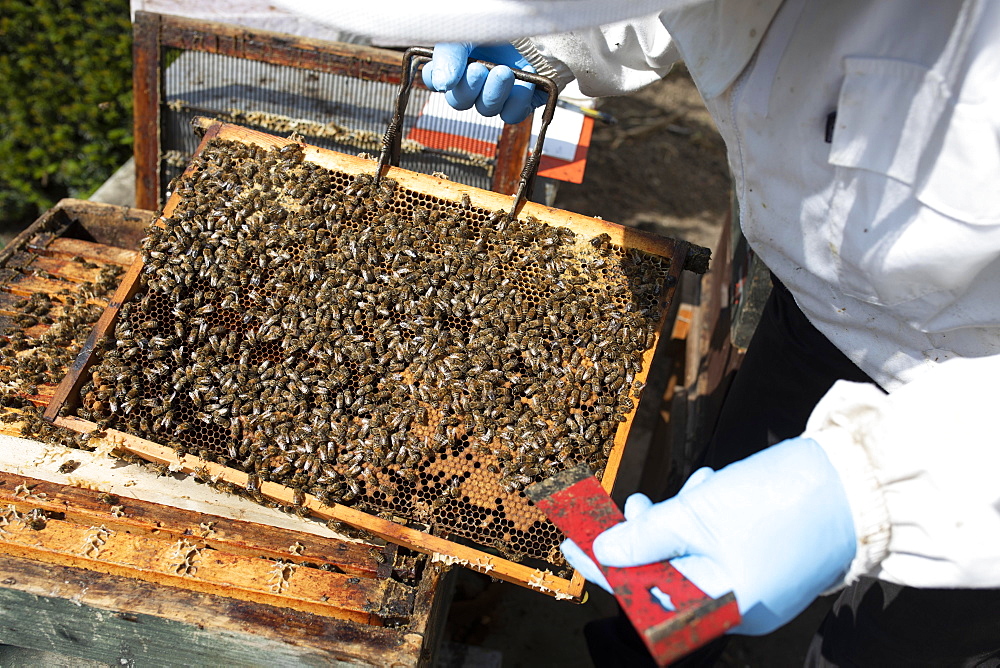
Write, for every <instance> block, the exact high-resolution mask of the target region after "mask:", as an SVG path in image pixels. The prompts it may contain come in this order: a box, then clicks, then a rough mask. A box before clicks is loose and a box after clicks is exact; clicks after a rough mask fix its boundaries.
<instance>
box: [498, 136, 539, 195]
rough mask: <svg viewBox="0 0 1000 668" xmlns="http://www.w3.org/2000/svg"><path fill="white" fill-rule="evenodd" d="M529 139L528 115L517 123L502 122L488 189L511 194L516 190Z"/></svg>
mask: <svg viewBox="0 0 1000 668" xmlns="http://www.w3.org/2000/svg"><path fill="white" fill-rule="evenodd" d="M530 141H531V118H530V117H529V118H526V119H524V121H522V122H521V123H518V124H517V125H510V124H509V123H505V124H504V126H503V130H502V131H501V132H500V141H498V142H497V155H496V168H495V169H494V171H493V180H492V183H491V185H490V190H492V191H494V192H498V193H502V194H504V195H513V194H514V193H515V192H517V186H518V183H520V181H521V170H522V168H523V167H524V160H525V158H526V157H527V155H528V143H529V142H530Z"/></svg>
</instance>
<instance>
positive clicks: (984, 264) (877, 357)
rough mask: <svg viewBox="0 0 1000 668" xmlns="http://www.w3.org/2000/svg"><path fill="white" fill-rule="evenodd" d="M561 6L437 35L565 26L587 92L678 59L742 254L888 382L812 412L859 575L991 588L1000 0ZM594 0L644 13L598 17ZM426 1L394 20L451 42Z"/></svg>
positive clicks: (995, 508)
mask: <svg viewBox="0 0 1000 668" xmlns="http://www.w3.org/2000/svg"><path fill="white" fill-rule="evenodd" d="M558 2H559V0H555V3H553V2H547V1H543V0H522V1H521V2H517V0H506V1H504V2H491V3H489V5H488V6H485V5H484V7H485V9H482V10H481V9H480V5H479V4H478V3H470V4H466V5H465V6H463V7H462V8H461V10H460V11H459V10H454V11H455V12H456V14H458V15H460V16H461V20H460V21H458V20H455V21H452V20H451V19H453V18H454V17H451V16H446V15H445V14H442V13H441V12H440V11H437V13H435V14H433V15H434V16H436V17H438V19H439V20H441V21H442V22H445V21H448V22H450V23H451V24H452V25H453V26H455V27H456V30H459V31H462V30H468V32H463V33H461V35H462V36H461V37H459V35H458V34H451V33H449V34H448V36H447V37H445V39H462V40H463V41H464V40H477V39H478V40H484V41H490V40H492V41H496V40H500V39H508V38H510V37H514V36H524V35H528V34H536V35H537V34H541V33H546V34H548V33H553V32H557V31H563V32H562V33H559V34H549V36H545V37H538V38H535V39H533V40H532V42H533V44H534V46H535V47H537V54H541V55H542V56H543V57H545V58H547V59H550V61H551V64H552V65H553V66H555V68H556V70H557V71H558V72H559V73H560V76H561V77H562V78H563V79H564V80H565V78H567V77H568V76H570V75H574V76H576V77H577V78H578V79H579V80H580V88H581V90H582V91H583V92H584V93H585V94H588V95H598V94H600V95H607V94H616V93H624V92H628V91H631V90H634V89H636V88H638V87H641V86H643V85H645V84H648V83H650V82H652V81H654V80H656V79H657V78H659V77H660V76H662V75H663V74H664V73H665V72H666V71H668V70H669V67H670V65H671V64H672V62H673V61H674V60H675V59H677V58H678V57H681V58H683V59H684V60H685V61H686V63H687V65H688V68H689V70H690V71H691V73H692V76H693V77H694V79H695V81H696V83H697V84H698V86H699V89H700V90H701V92H702V95H703V96H704V97H705V100H706V103H707V105H708V107H709V110H710V111H711V112H712V115H713V117H714V119H715V120H716V124H717V126H718V127H719V130H720V132H721V133H722V135H723V136H724V138H725V140H726V144H727V147H728V151H729V161H730V166H731V168H732V172H733V176H734V181H735V184H734V185H735V188H736V192H737V194H738V196H739V200H740V207H741V222H742V225H743V228H744V232H745V234H746V236H747V238H748V240H749V241H750V243H751V245H752V246H753V247H754V249H755V250H756V251H757V252H758V254H759V255H760V256H761V258H762V259H763V260H764V262H765V263H766V264H767V265H768V266H769V267H770V268H771V269H772V270H773V271H774V272H775V274H777V275H778V276H779V278H781V280H782V281H783V282H784V283H785V285H786V286H788V288H789V289H790V290H791V291H792V293H793V294H794V295H795V298H796V301H797V302H798V304H799V306H800V307H801V308H802V310H803V312H804V313H805V314H806V316H807V317H808V318H809V320H810V321H811V322H812V323H813V324H814V325H815V326H816V327H817V328H818V329H820V331H822V332H823V333H824V334H825V335H826V336H827V337H828V338H829V339H830V340H831V341H832V342H833V343H834V344H835V345H837V346H838V347H839V348H840V349H841V350H842V351H844V352H845V354H847V355H848V357H850V358H851V359H852V360H853V361H854V362H855V363H856V364H857V365H858V366H859V367H861V368H862V369H863V370H864V371H865V372H867V373H868V374H869V375H870V376H871V377H872V378H874V379H875V380H876V381H877V382H878V383H879V384H880V385H881V386H882V387H883V388H884V389H885V390H887V391H888V392H889V394H888V395H884V394H883V393H882V392H881V391H879V390H878V389H876V388H874V387H872V386H869V385H857V384H850V383H838V384H837V385H836V386H835V387H834V388H833V389H832V390H831V391H830V393H829V394H828V395H827V397H826V398H824V400H823V401H821V402H820V403H819V404H818V405H817V407H816V409H815V410H814V411H813V414H812V417H811V418H810V421H809V425H808V431H807V435H808V436H810V437H812V438H814V439H816V440H817V441H818V442H819V443H820V444H821V445H822V446H823V447H824V448H825V449H826V451H827V452H828V454H829V455H830V459H831V461H832V462H833V463H834V465H835V466H836V467H837V470H838V472H839V474H840V477H841V479H842V481H843V482H844V486H845V489H846V491H847V495H848V498H849V501H850V504H851V507H852V512H853V514H854V518H855V526H856V529H857V530H858V555H857V558H856V559H855V562H854V563H853V564H852V565H851V570H850V572H849V574H848V579H847V580H848V581H849V580H850V579H852V578H854V577H856V576H857V575H860V574H864V573H867V574H871V575H875V576H878V577H881V578H884V579H887V580H891V581H894V582H898V583H901V584H907V585H914V586H924V587H1000V436H998V429H997V419H996V417H995V414H994V413H993V410H997V409H996V408H995V407H1000V381H998V380H997V379H998V378H1000V85H998V82H1000V2H998V1H997V0H966V1H965V2H961V1H960V0H941V1H940V2H934V3H914V2H912V0H840V1H838V2H823V1H822V0H786V1H785V2H783V3H782V2H780V0H756V1H750V0H748V1H747V2H743V3H739V2H728V1H727V0H715V1H707V2H703V3H701V4H700V5H695V6H690V5H689V4H688V3H685V2H677V3H672V2H670V0H660V2H659V3H656V4H657V5H658V7H657V11H656V12H655V13H653V12H649V14H650V15H649V16H646V15H647V11H645V10H649V9H650V5H648V4H645V3H634V4H629V3H605V2H604V1H603V0H601V1H599V2H589V1H587V2H583V1H581V0H566V1H565V3H564V5H563V6H565V7H569V6H572V7H574V8H577V9H578V10H579V11H573V12H570V11H566V12H564V13H563V14H562V15H559V14H558V13H552V14H545V16H546V20H547V21H551V22H552V23H551V24H550V23H545V27H544V29H538V28H536V26H540V25H541V24H540V23H538V22H535V21H533V20H529V18H530V17H531V16H533V11H534V10H535V9H536V8H538V7H542V6H544V7H546V8H549V9H551V8H553V7H556V6H557V4H558ZM376 4H378V3H376ZM385 4H393V3H392V2H387V3H385ZM603 4H606V5H607V8H608V9H609V11H610V8H614V9H619V8H621V7H622V6H623V5H624V6H626V7H628V8H629V9H633V8H637V7H639V6H640V5H641V8H642V9H643V10H644V11H642V12H637V14H636V15H637V16H646V18H644V19H638V20H634V21H628V22H619V23H613V24H611V25H606V24H607V23H608V21H610V20H611V19H608V18H607V14H606V12H604V13H602V11H599V10H598V9H597V7H598V6H599V5H603ZM439 6H442V7H443V6H445V5H439ZM514 7H516V10H515V11H511V13H510V14H509V15H506V14H505V16H506V18H504V19H501V17H500V16H499V15H498V13H497V12H500V14H504V12H506V11H508V10H511V9H512V8H514ZM423 9H424V5H418V6H414V8H413V10H412V11H411V12H401V13H397V14H395V15H394V16H395V19H394V22H395V24H396V25H395V26H394V28H393V29H394V30H395V31H397V32H403V33H406V34H409V35H411V36H412V38H413V39H414V40H415V41H421V40H423V41H433V40H435V39H438V38H439V37H441V36H442V32H441V30H443V28H433V29H431V28H428V27H427V25H426V21H425V20H424V18H422V17H416V14H420V13H422V11H423ZM338 11H339V8H338ZM365 11H367V12H370V13H371V14H372V16H382V15H383V14H382V12H381V11H379V9H378V8H376V7H373V6H372V3H371V2H369V3H367V4H366V5H365ZM588 12H592V13H588ZM620 18H625V15H622V16H615V17H613V19H614V20H618V19H620ZM511 21H514V22H517V21H522V23H521V26H520V27H521V30H520V32H518V33H517V34H511V33H510V30H509V28H510V26H511ZM598 25H600V26H603V27H594V26H598ZM342 26H343V27H345V28H347V29H352V30H358V29H359V28H358V26H357V25H355V24H348V23H343V24H342ZM494 27H495V28H496V32H492V30H493V28H494ZM423 30H427V32H422V31H423ZM449 30H450V28H449ZM566 31H575V32H566ZM537 54H536V55H537ZM834 111H836V114H837V115H836V123H835V126H834V129H833V130H834V131H833V135H832V142H831V143H827V142H826V141H825V134H826V132H825V131H826V125H827V119H828V117H829V115H830V114H831V112H834Z"/></svg>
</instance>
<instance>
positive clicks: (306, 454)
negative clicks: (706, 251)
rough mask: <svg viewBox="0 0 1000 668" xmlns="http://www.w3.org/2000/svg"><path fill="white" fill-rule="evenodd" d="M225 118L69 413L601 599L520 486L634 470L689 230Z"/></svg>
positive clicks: (543, 586) (205, 470) (65, 399)
mask: <svg viewBox="0 0 1000 668" xmlns="http://www.w3.org/2000/svg"><path fill="white" fill-rule="evenodd" d="M206 127H207V131H206V132H205V135H204V138H203V140H202V143H201V146H200V147H199V151H198V154H197V158H196V159H195V160H194V161H193V162H192V163H191V165H190V166H189V167H188V170H187V171H186V172H185V175H184V176H183V177H182V179H181V180H180V181H179V182H178V183H177V184H176V187H175V189H174V192H173V193H172V195H171V197H170V198H169V200H168V202H167V204H166V206H165V207H164V210H163V215H162V216H161V217H160V219H159V220H158V221H157V227H156V228H154V229H153V232H152V234H151V235H150V237H149V239H148V240H147V243H146V245H145V247H144V252H143V257H142V258H140V259H139V260H137V261H136V263H135V264H133V265H132V267H131V268H130V269H129V272H128V274H127V275H126V277H125V279H124V282H123V284H122V286H121V288H120V289H119V292H118V294H116V296H115V299H114V300H113V302H112V304H111V305H110V306H109V308H108V310H107V312H106V313H105V314H104V316H102V319H101V321H100V322H99V323H98V325H97V327H96V328H95V332H94V334H93V335H92V337H91V339H90V341H88V346H87V347H86V348H85V350H84V352H83V353H82V354H81V357H80V358H79V359H78V361H77V363H76V365H74V369H73V371H72V372H71V373H70V374H69V375H68V376H67V378H66V379H65V380H64V382H63V384H62V385H61V386H60V391H59V394H58V395H57V401H54V402H53V405H52V406H51V407H50V409H49V412H48V413H47V417H50V418H52V419H56V418H57V417H59V413H60V412H61V413H62V414H63V415H62V416H61V417H59V419H58V424H62V425H64V426H67V427H70V428H72V429H76V430H79V431H84V432H87V431H92V430H95V429H100V430H102V431H103V430H106V429H110V431H109V433H112V434H114V435H115V437H116V438H119V439H120V441H121V444H122V446H123V447H126V448H128V449H130V450H131V451H133V452H135V453H137V454H139V455H141V456H144V457H149V458H152V459H154V460H157V461H163V462H168V463H170V464H172V465H173V466H175V467H180V468H184V469H185V470H192V471H194V470H198V471H201V472H202V474H203V475H211V476H215V477H218V478H221V479H223V480H225V481H228V483H229V484H232V485H236V486H239V487H243V488H246V489H247V490H248V491H249V492H250V493H251V494H253V495H259V496H260V497H266V498H268V499H276V500H279V501H282V502H285V503H291V504H294V505H296V506H301V507H302V508H303V509H306V510H308V511H309V512H312V513H314V514H317V515H320V516H322V517H328V518H331V519H334V520H337V521H344V522H347V523H350V524H353V525H357V526H362V527H364V528H365V529H367V530H369V531H372V532H373V533H375V534H377V535H380V536H383V537H385V538H387V539H389V540H393V541H396V542H400V543H401V544H404V545H408V546H410V547H413V548H415V549H417V550H421V551H424V552H428V553H432V554H435V555H437V558H439V559H442V560H446V561H456V562H459V563H462V564H465V565H468V566H469V567H472V568H475V569H477V570H480V571H483V572H488V573H490V574H491V575H493V576H495V577H499V578H502V579H506V580H510V581H513V582H517V583H519V584H522V585H528V586H532V587H534V588H536V589H539V590H541V591H546V592H548V593H551V594H554V595H556V596H561V597H562V596H565V597H578V596H579V594H580V593H581V591H582V578H580V577H579V576H576V577H575V578H573V579H572V580H570V579H569V571H568V570H566V569H565V564H564V563H563V562H562V558H561V556H560V554H559V552H558V544H559V542H560V540H561V536H560V534H559V532H558V531H557V530H556V529H555V528H554V527H553V526H552V525H551V524H550V523H548V522H547V521H546V520H545V519H544V517H543V516H542V515H541V513H540V512H538V510H537V509H535V508H534V507H533V506H531V504H530V502H529V501H528V500H527V499H526V497H525V496H524V494H523V492H522V491H521V490H522V489H523V487H524V486H526V485H527V484H529V483H531V482H532V481H534V480H539V479H541V478H543V477H546V476H547V475H549V474H551V473H552V472H554V471H556V470H559V469H561V468H563V467H565V466H566V465H572V464H575V463H579V462H581V461H585V462H587V463H588V464H590V466H591V468H592V469H593V470H595V472H597V473H598V474H599V475H600V476H601V477H602V480H603V483H604V485H605V486H606V488H608V489H610V488H611V485H612V484H613V481H614V477H615V473H616V471H617V467H618V465H619V462H620V460H621V455H622V449H623V447H624V444H625V441H626V437H627V435H628V431H629V427H630V423H631V418H632V416H633V415H634V412H635V406H636V403H637V402H638V399H639V397H640V396H641V389H642V387H643V385H644V380H645V375H646V373H647V370H648V369H649V366H650V362H651V359H652V356H653V354H654V350H655V348H656V345H655V344H656V341H657V339H658V336H659V333H660V331H661V329H662V327H663V325H664V323H665V321H666V319H667V314H668V312H669V305H670V302H671V300H672V298H673V293H674V287H675V285H676V283H677V280H678V276H679V273H680V271H681V269H682V265H683V258H685V256H686V253H687V250H688V247H687V244H685V243H684V242H680V241H675V240H671V239H665V238H661V237H656V236H653V235H649V234H645V233H643V232H639V231H636V230H632V229H627V228H624V227H621V226H619V225H615V224H613V223H608V222H605V221H602V220H597V219H593V218H588V217H585V216H580V215H577V214H572V213H568V212H565V211H559V210H556V209H551V208H548V207H543V206H540V205H536V204H533V203H527V204H525V205H524V206H523V208H522V209H521V210H520V211H518V212H517V216H516V217H509V216H508V215H507V209H509V207H510V199H509V198H507V197H504V196H501V195H498V194H496V193H491V192H487V191H482V190H478V189H475V188H471V187H467V186H462V185H459V184H454V183H450V182H448V181H446V180H443V179H440V178H437V177H433V176H426V175H420V174H414V173H411V172H407V171H405V170H401V169H397V168H390V169H388V171H387V173H386V174H384V175H383V177H382V178H381V180H377V179H376V178H375V176H376V175H375V170H376V165H375V163H374V162H373V161H371V160H367V159H362V158H354V157H351V156H346V155H343V154H339V153H335V152H332V151H326V150H322V149H318V148H315V147H311V146H304V145H302V144H299V143H297V142H295V141H293V140H288V139H281V138H277V137H273V136H269V135H264V134H261V133H257V132H253V131H249V130H246V129H243V128H239V127H237V126H231V125H227V124H221V123H212V124H206ZM95 363H96V364H97V366H93V365H94V364H95ZM137 437H138V438H137ZM553 571H558V573H553Z"/></svg>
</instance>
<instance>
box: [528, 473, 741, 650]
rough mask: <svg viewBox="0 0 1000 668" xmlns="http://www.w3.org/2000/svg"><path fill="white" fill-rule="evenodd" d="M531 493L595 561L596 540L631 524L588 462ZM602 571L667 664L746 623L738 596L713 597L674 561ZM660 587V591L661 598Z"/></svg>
mask: <svg viewBox="0 0 1000 668" xmlns="http://www.w3.org/2000/svg"><path fill="white" fill-rule="evenodd" d="M525 493H526V494H527V495H528V497H529V498H530V499H531V500H532V501H533V502H534V503H535V505H536V506H538V508H539V509H540V510H541V511H542V512H543V513H545V515H546V516H547V517H548V518H549V519H550V520H551V521H552V523H553V524H555V525H556V526H557V527H559V529H560V530H561V531H562V532H563V533H565V534H566V535H567V536H568V537H569V538H571V539H572V540H573V542H575V543H576V544H577V545H579V546H580V549H582V550H583V551H584V552H585V553H586V554H587V556H589V557H590V558H591V559H594V552H593V547H594V539H595V538H597V536H598V535H599V534H600V533H602V532H603V531H605V530H606V529H609V528H611V527H612V526H614V525H616V524H619V523H620V522H624V521H625V516H624V515H622V513H621V511H619V510H618V507H617V506H615V503H614V501H612V500H611V497H610V496H608V494H607V492H605V491H604V489H603V488H602V487H601V484H600V482H598V480H597V478H595V477H594V476H593V475H592V474H591V472H590V469H589V468H588V467H587V465H586V464H581V465H579V466H575V467H573V468H571V469H567V470H565V471H562V472H560V473H557V474H556V475H554V476H552V477H551V478H549V479H548V480H543V481H542V482H539V483H536V484H534V485H531V486H530V487H528V488H526V489H525ZM594 561H595V562H596V561H597V560H596V559H594ZM601 571H602V572H603V573H604V577H606V578H607V580H608V583H609V584H610V585H611V587H612V588H613V589H614V590H615V597H616V598H617V599H618V602H619V603H620V604H621V606H622V609H623V610H624V611H625V614H626V615H628V618H629V621H631V622H632V625H633V626H634V627H635V628H636V630H637V631H638V632H639V635H640V636H642V639H643V641H644V642H645V643H646V647H647V648H648V649H649V652H650V654H652V656H653V658H654V659H655V660H656V662H657V663H658V664H659V665H661V666H665V665H667V664H668V663H670V662H671V661H674V660H676V659H679V658H680V657H682V656H684V655H685V654H687V653H688V652H691V651H693V650H695V649H697V648H699V647H701V646H702V645H705V644H706V643H708V642H709V641H711V640H713V639H715V638H718V637H719V636H721V635H722V634H723V633H725V632H726V630H727V629H731V628H732V627H734V626H736V625H737V624H739V623H740V613H739V609H738V608H737V605H736V597H735V596H733V594H732V592H730V593H728V594H725V595H724V596H722V597H720V598H717V599H714V598H711V597H709V596H708V595H707V594H705V592H703V591H701V590H700V589H698V588H697V587H695V586H694V584H692V583H691V582H690V581H689V580H687V579H686V578H685V577H684V576H683V575H681V573H680V571H678V570H677V569H676V568H674V567H673V566H671V565H670V562H668V561H661V562H659V563H655V564H647V565H645V566H635V567H632V568H606V567H604V566H601ZM654 589H658V590H659V593H660V598H658V597H657V595H656V593H654V591H653V590H654ZM663 594H666V595H667V596H669V597H670V602H671V603H672V604H673V607H674V610H672V611H671V610H667V609H666V608H665V607H664V606H663V605H662V604H661V603H660V600H662V598H663V597H662V595H663Z"/></svg>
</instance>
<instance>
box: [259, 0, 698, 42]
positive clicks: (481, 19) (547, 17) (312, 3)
mask: <svg viewBox="0 0 1000 668" xmlns="http://www.w3.org/2000/svg"><path fill="white" fill-rule="evenodd" d="M698 1H699V0H668V2H672V4H674V5H677V6H683V5H691V4H695V3H697V2H698ZM274 4H275V5H278V6H279V7H283V8H285V9H287V10H288V11H291V12H293V13H296V14H299V15H303V16H308V17H310V18H312V19H313V20H315V21H318V22H320V23H323V24H326V25H331V26H335V27H337V28H340V29H341V30H346V31H348V32H352V33H356V34H358V35H367V36H368V37H370V38H372V39H373V40H374V41H376V42H386V41H388V42H393V43H405V42H407V41H408V42H410V43H413V44H431V43H434V42H479V43H482V42H506V41H509V40H513V39H517V38H519V37H527V36H530V35H547V34H550V33H554V32H564V31H567V30H575V29H577V28H587V27H590V26H596V25H604V24H607V23H612V22H614V21H620V20H623V19H630V18H636V17H639V16H647V15H650V14H655V13H656V12H658V11H660V9H661V8H662V7H663V0H628V1H627V2H608V0H530V1H528V2H524V0H475V1H474V2H468V1H467V0H428V1H427V2H414V1H413V0H378V1H377V2H375V3H372V2H335V1H331V0H274Z"/></svg>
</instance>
